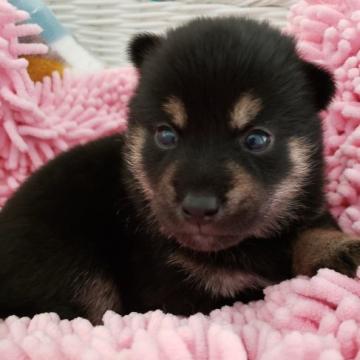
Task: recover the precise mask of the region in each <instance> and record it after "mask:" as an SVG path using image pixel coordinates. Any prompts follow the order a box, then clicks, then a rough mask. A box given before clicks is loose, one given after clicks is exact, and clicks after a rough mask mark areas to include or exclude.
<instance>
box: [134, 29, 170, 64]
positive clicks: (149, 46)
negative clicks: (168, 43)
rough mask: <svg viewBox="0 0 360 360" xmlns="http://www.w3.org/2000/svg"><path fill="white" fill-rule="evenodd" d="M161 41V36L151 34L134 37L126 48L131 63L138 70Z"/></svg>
mask: <svg viewBox="0 0 360 360" xmlns="http://www.w3.org/2000/svg"><path fill="white" fill-rule="evenodd" d="M163 40H164V39H163V38H162V37H161V36H159V35H156V34H151V33H143V34H138V35H135V36H134V37H133V38H132V40H130V43H129V46H128V53H129V56H130V60H131V62H132V63H133V64H134V65H135V66H136V67H137V68H138V69H140V68H141V66H142V64H143V62H144V60H145V59H146V58H147V57H148V56H150V55H151V53H152V52H153V51H154V50H155V49H157V48H158V47H159V46H160V45H161V43H162V42H163Z"/></svg>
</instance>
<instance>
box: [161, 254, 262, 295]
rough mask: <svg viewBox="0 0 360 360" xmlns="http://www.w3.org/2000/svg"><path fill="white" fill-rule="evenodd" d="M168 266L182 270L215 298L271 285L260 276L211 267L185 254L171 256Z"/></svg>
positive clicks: (190, 279)
mask: <svg viewBox="0 0 360 360" xmlns="http://www.w3.org/2000/svg"><path fill="white" fill-rule="evenodd" d="M168 264H170V265H171V266H176V267H179V268H180V269H182V271H184V272H185V273H186V275H187V280H188V281H190V282H192V283H194V284H195V285H197V286H199V287H200V288H201V289H204V290H205V291H207V292H208V293H209V294H211V295H213V296H215V297H217V296H225V297H234V296H235V295H236V294H237V293H239V292H241V291H243V290H245V289H251V288H259V287H265V286H267V285H269V282H268V281H267V280H265V279H264V278H262V277H260V276H258V275H255V274H250V273H246V272H243V271H239V270H229V269H225V268H221V267H215V266H210V265H208V264H205V263H201V262H198V261H196V260H194V259H191V258H188V257H186V256H185V255H183V254H173V255H171V256H170V257H169V259H168Z"/></svg>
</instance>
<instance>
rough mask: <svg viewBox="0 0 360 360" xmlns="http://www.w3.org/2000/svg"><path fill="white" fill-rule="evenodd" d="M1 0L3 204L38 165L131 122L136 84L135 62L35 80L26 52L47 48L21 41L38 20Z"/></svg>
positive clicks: (0, 167)
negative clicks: (130, 65) (29, 21)
mask: <svg viewBox="0 0 360 360" xmlns="http://www.w3.org/2000/svg"><path fill="white" fill-rule="evenodd" d="M27 18H28V14H27V13H25V12H22V11H18V10H16V9H15V8H14V7H13V6H11V5H10V4H9V3H8V2H7V1H5V0H0V207H1V206H2V205H4V203H5V201H6V200H7V198H8V197H9V196H10V195H11V194H12V193H13V192H14V190H16V188H17V187H18V186H19V185H20V184H21V183H22V181H23V180H24V179H25V178H26V177H27V176H29V175H30V174H31V173H32V172H33V171H34V170H35V169H37V168H38V167H40V166H41V165H43V164H44V163H46V162H47V161H48V160H50V159H52V158H53V157H54V156H55V155H56V154H58V153H59V152H61V151H65V150H67V149H69V148H70V147H72V146H74V145H76V144H79V143H84V142H87V141H90V140H92V139H95V138H98V137H101V136H105V135H108V134H110V133H112V132H115V131H123V130H125V128H126V117H127V104H128V101H129V98H130V96H131V95H132V92H133V89H134V87H135V85H136V81H137V75H136V72H135V70H134V69H133V68H122V69H112V70H104V71H101V72H97V73H93V74H90V75H76V74H74V73H72V72H71V70H65V73H64V75H63V77H62V78H61V77H60V75H59V74H58V73H57V72H54V73H53V76H52V77H51V78H49V77H47V78H45V79H44V81H43V82H41V83H40V82H38V83H33V82H32V81H31V79H30V77H29V74H28V73H27V70H26V68H27V65H28V63H27V61H26V60H25V59H23V58H21V55H40V54H45V53H46V52H47V47H46V46H45V45H43V44H29V43H26V44H25V43H21V42H20V41H19V37H23V36H31V35H37V34H39V33H40V32H41V29H40V28H39V27H38V26H37V25H31V24H20V22H23V21H24V20H26V19H27Z"/></svg>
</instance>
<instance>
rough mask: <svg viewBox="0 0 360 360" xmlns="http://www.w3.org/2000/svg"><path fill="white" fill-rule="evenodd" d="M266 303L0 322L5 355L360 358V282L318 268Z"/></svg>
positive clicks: (70, 359) (0, 351)
mask: <svg viewBox="0 0 360 360" xmlns="http://www.w3.org/2000/svg"><path fill="white" fill-rule="evenodd" d="M265 293H266V296H265V300H264V301H258V302H254V303H251V304H249V305H243V304H240V303H237V304H235V305H234V306H232V307H224V308H222V309H220V310H215V311H214V312H212V313H211V314H210V316H204V315H202V314H196V315H193V316H191V317H189V318H180V317H176V316H173V315H170V314H164V313H162V312H161V311H154V312H149V313H147V314H136V313H133V314H130V315H127V316H123V317H121V316H119V315H118V314H115V313H113V312H110V311H109V312H107V313H106V314H105V315H104V318H103V321H104V325H102V326H97V327H93V326H92V325H91V324H90V323H89V322H88V321H87V320H84V319H80V318H79V319H75V320H72V321H68V320H62V321H60V320H59V318H58V316H57V315H56V314H41V315H37V316H35V317H34V318H32V319H29V318H21V319H19V318H17V317H15V316H11V317H9V318H7V319H6V320H5V321H3V322H0V359H2V360H25V359H26V360H28V359H34V360H40V359H41V360H49V359H51V360H63V359H67V360H95V359H96V360H100V359H108V360H130V359H131V360H143V359H146V360H158V359H161V360H175V359H176V360H191V359H199V360H200V359H201V360H207V359H209V360H289V359H291V360H342V359H359V358H360V326H359V325H360V279H359V278H357V279H355V280H353V279H349V278H347V277H346V276H343V275H340V274H338V273H336V272H334V271H331V270H327V269H324V270H320V272H319V273H318V275H316V276H315V277H313V278H312V279H307V278H297V279H293V280H290V281H286V282H283V283H281V284H279V285H276V286H272V287H269V288H267V289H266V292H265Z"/></svg>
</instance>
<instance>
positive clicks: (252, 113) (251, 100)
mask: <svg viewBox="0 0 360 360" xmlns="http://www.w3.org/2000/svg"><path fill="white" fill-rule="evenodd" d="M261 108H262V103H261V100H260V99H259V98H256V97H254V96H253V95H251V94H246V95H242V96H241V97H240V99H239V100H238V101H237V103H236V104H235V106H234V109H233V110H232V112H231V122H230V126H231V127H232V128H233V129H242V128H244V127H245V126H246V125H247V124H248V123H249V122H250V121H251V120H253V119H254V118H255V117H256V115H257V114H258V113H259V112H260V111H261Z"/></svg>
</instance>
